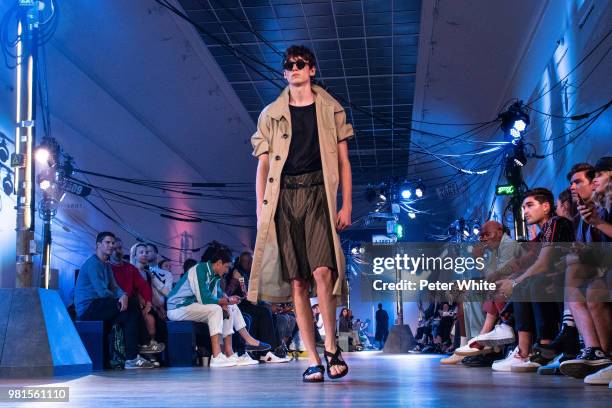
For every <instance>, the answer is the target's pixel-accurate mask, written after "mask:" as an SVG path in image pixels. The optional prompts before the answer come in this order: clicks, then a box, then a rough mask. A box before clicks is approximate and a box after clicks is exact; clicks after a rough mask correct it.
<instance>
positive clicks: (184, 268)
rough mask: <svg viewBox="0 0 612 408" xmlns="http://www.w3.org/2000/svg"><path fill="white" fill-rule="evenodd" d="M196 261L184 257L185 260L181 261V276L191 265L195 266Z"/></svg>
mask: <svg viewBox="0 0 612 408" xmlns="http://www.w3.org/2000/svg"><path fill="white" fill-rule="evenodd" d="M197 263H198V261H196V260H195V259H193V258H187V259H185V262H183V272H182V273H181V277H182V276H183V275H184V274H186V273H187V271H188V270H190V269H191V267H193V266H196V264H197Z"/></svg>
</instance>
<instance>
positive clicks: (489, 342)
mask: <svg viewBox="0 0 612 408" xmlns="http://www.w3.org/2000/svg"><path fill="white" fill-rule="evenodd" d="M514 340H515V335H514V330H512V327H510V326H509V325H507V324H503V323H502V324H498V325H497V326H495V328H494V329H493V330H491V331H490V332H488V333H485V334H481V335H480V336H476V337H474V339H473V341H477V342H478V343H479V344H481V345H483V346H485V347H494V346H503V345H506V344H510V343H514Z"/></svg>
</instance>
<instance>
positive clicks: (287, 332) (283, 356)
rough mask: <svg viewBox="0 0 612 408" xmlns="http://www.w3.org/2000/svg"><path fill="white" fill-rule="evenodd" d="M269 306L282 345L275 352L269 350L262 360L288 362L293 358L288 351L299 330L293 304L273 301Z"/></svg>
mask: <svg viewBox="0 0 612 408" xmlns="http://www.w3.org/2000/svg"><path fill="white" fill-rule="evenodd" d="M269 307H270V312H271V313H272V318H273V319H274V328H275V329H276V337H277V338H278V339H279V341H280V346H279V347H277V348H276V349H275V350H274V352H271V351H268V353H267V354H266V355H265V356H263V357H262V358H261V359H260V360H262V361H264V362H266V363H286V362H288V361H290V360H291V359H290V358H288V357H287V353H288V352H289V345H290V344H291V342H292V341H293V338H294V336H295V333H296V331H297V321H296V319H295V314H294V313H293V308H292V307H291V305H288V304H282V303H272V304H270V305H269Z"/></svg>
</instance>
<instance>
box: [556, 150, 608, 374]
mask: <svg viewBox="0 0 612 408" xmlns="http://www.w3.org/2000/svg"><path fill="white" fill-rule="evenodd" d="M586 166H588V165H585V166H583V167H584V169H583V168H576V166H574V167H575V168H573V169H572V170H576V171H573V172H570V175H569V176H570V183H571V184H570V190H571V191H572V194H573V195H574V197H576V198H577V200H576V201H577V202H578V211H579V213H580V218H581V219H580V222H579V224H578V229H577V241H579V242H584V243H587V244H590V246H589V247H586V248H584V249H582V250H579V251H578V252H577V253H575V254H572V255H573V256H571V257H568V270H567V273H568V276H569V279H570V283H569V284H568V286H569V289H568V291H569V294H568V297H569V305H570V308H571V310H572V314H573V316H574V320H575V322H576V326H577V328H578V331H579V333H580V335H581V336H582V338H583V340H584V345H585V348H584V349H583V350H582V351H581V352H580V354H579V355H578V356H577V357H576V358H575V359H570V360H566V361H564V362H562V363H561V364H560V367H559V370H560V371H561V373H562V374H564V375H568V376H570V377H574V378H584V379H585V383H587V384H603V383H605V381H608V382H610V381H612V369H606V368H607V367H609V366H611V365H612V359H611V358H610V353H611V352H612V303H610V300H611V299H610V292H609V287H608V282H607V281H606V279H607V277H606V276H605V275H606V274H607V273H608V271H609V269H610V263H609V259H610V258H609V256H608V257H607V259H606V255H607V254H606V252H609V249H608V248H603V251H602V250H601V248H602V247H601V245H603V244H594V243H606V242H610V241H612V217H611V216H610V174H611V172H612V157H603V158H601V159H600V160H599V161H598V162H597V164H596V165H595V167H594V168H592V167H590V166H589V167H590V168H588V167H586ZM584 190H586V191H587V192H588V191H589V190H593V192H592V193H591V194H592V195H591V196H590V197H589V196H588V194H584V193H585V191H584ZM606 196H607V197H606ZM585 377H586V378H585Z"/></svg>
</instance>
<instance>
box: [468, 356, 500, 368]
mask: <svg viewBox="0 0 612 408" xmlns="http://www.w3.org/2000/svg"><path fill="white" fill-rule="evenodd" d="M500 358H504V356H503V355H502V353H487V354H479V355H477V356H468V357H465V358H464V359H463V360H461V364H463V365H464V366H467V367H491V366H492V365H493V362H494V361H495V360H499V359H500Z"/></svg>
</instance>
